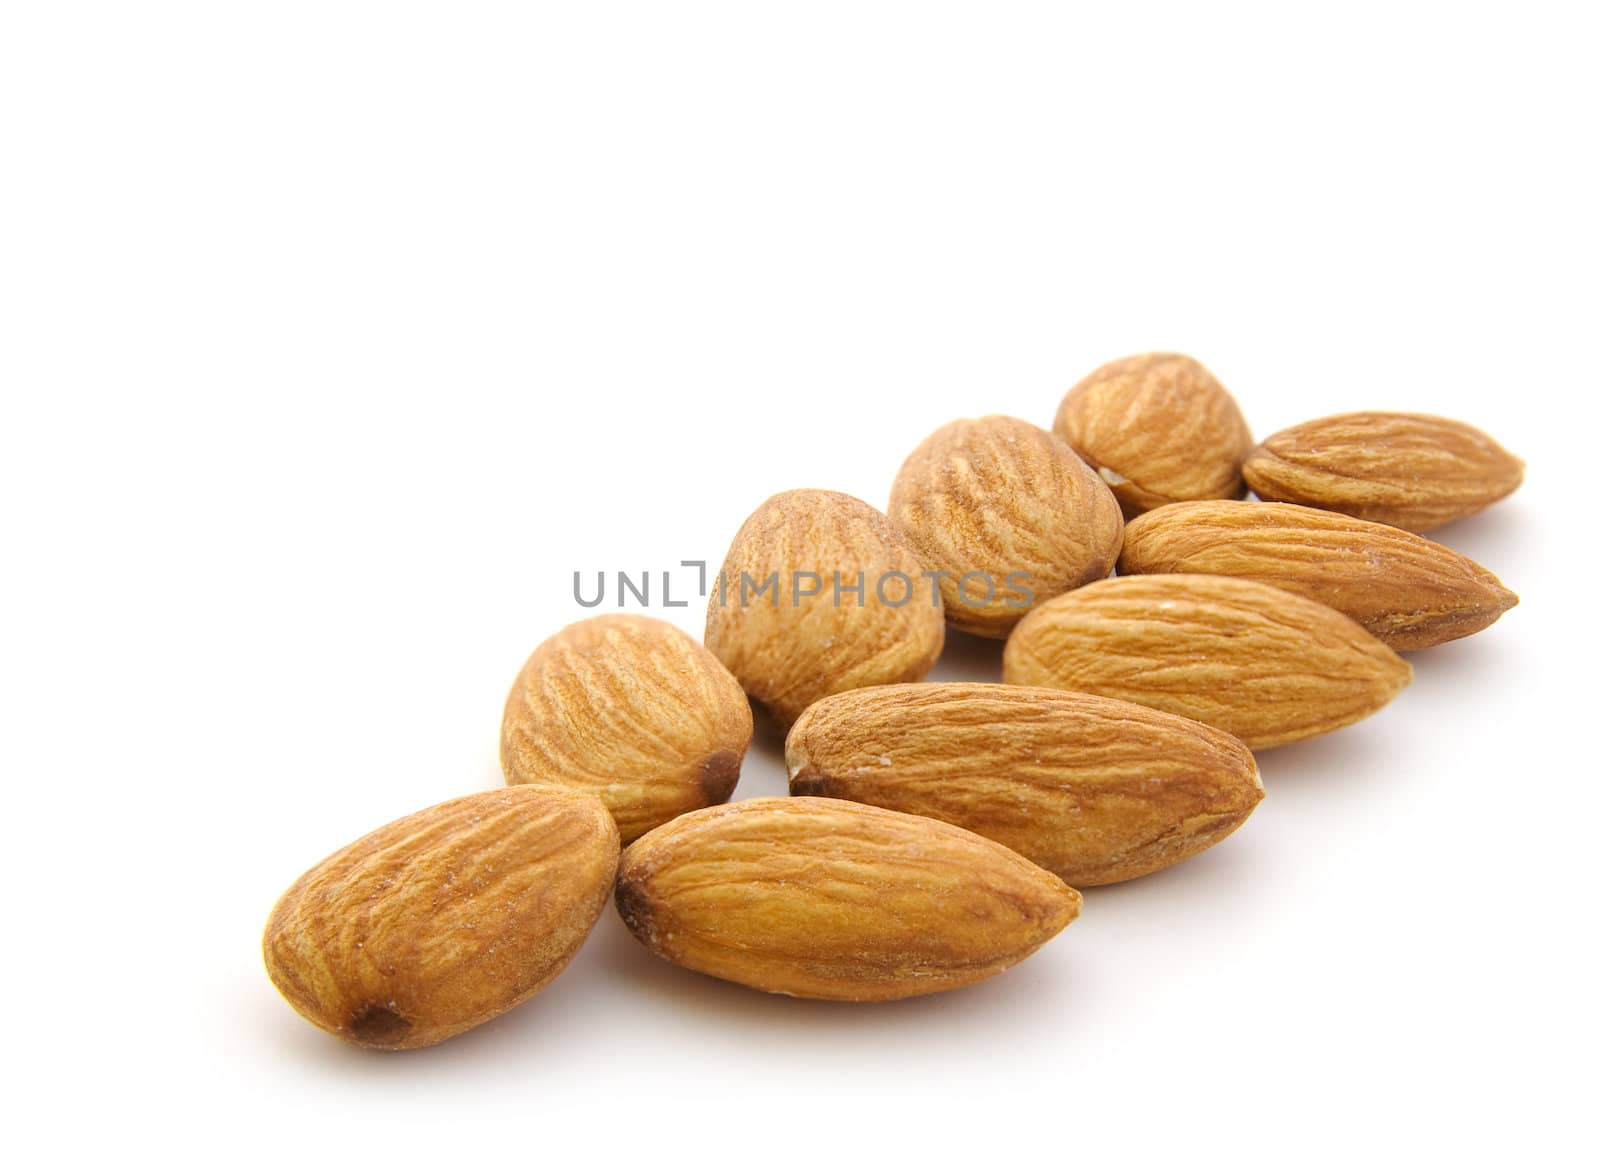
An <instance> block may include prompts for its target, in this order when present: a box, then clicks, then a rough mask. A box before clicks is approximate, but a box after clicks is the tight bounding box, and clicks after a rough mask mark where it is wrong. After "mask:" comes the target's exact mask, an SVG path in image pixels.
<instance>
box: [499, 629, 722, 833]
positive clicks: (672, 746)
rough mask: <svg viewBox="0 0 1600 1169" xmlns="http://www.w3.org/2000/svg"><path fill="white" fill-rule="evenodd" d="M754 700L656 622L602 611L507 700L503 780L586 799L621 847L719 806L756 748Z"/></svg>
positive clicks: (539, 657)
mask: <svg viewBox="0 0 1600 1169" xmlns="http://www.w3.org/2000/svg"><path fill="white" fill-rule="evenodd" d="M750 734H751V719H750V703H749V702H748V701H746V699H745V696H744V691H743V690H741V689H740V688H739V683H738V681H737V680H736V679H735V678H734V676H733V675H732V674H730V673H728V671H727V669H726V667H724V666H723V664H722V663H721V662H719V661H717V659H716V658H715V657H714V656H713V655H712V654H711V651H710V650H708V649H706V648H705V647H704V646H703V645H701V644H700V643H699V642H697V641H695V640H694V638H692V637H690V636H689V635H688V634H687V633H684V632H683V631H682V630H681V629H679V628H678V627H677V626H675V625H670V624H668V623H667V622H665V621H660V620H657V619H656V618H654V617H638V616H629V615H625V614H620V613H616V614H606V615H604V616H600V617H591V618H589V619H588V620H586V621H579V622H577V623H575V624H573V625H569V626H567V627H566V628H565V629H563V630H562V631H561V632H560V633H557V634H556V635H555V636H554V637H551V638H550V639H549V640H547V641H545V642H544V643H543V644H542V645H540V646H539V648H538V649H536V650H534V651H533V656H531V657H530V658H529V659H528V661H527V664H526V665H524V666H523V667H522V672H521V673H520V674H518V675H517V680H516V681H515V682H514V683H513V684H512V686H511V694H510V696H509V697H507V699H506V708H505V717H504V719H503V721H502V722H501V724H500V764H501V767H502V769H503V770H504V772H505V777H506V782H507V783H543V784H557V785H560V786H563V787H575V788H580V789H582V790H584V791H588V792H590V793H592V794H594V795H596V796H598V797H600V799H601V801H602V802H604V804H605V806H606V807H607V808H609V809H610V810H611V814H612V816H614V817H615V818H616V821H617V827H618V828H619V829H620V830H621V832H622V839H623V841H624V842H625V843H626V842H627V841H630V840H633V839H635V838H637V837H639V836H643V835H644V834H645V833H646V832H648V831H650V829H652V828H654V827H656V826H657V825H659V824H665V823H666V822H667V821H668V820H670V819H672V818H673V817H674V816H681V815H682V814H683V813H685V812H692V811H694V810H695V809H696V808H704V807H709V806H710V805H712V804H720V803H723V802H724V801H725V800H727V798H728V797H729V796H730V795H731V794H732V793H733V788H734V785H735V784H736V783H738V781H739V766H740V763H741V762H742V761H743V759H744V753H745V749H746V748H747V747H748V746H749V745H750Z"/></svg>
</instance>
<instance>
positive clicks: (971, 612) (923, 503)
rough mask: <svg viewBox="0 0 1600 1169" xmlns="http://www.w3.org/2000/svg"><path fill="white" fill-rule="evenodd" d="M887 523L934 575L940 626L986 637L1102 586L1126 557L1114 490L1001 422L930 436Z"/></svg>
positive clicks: (904, 471) (1051, 439) (1057, 448)
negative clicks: (1041, 607)
mask: <svg viewBox="0 0 1600 1169" xmlns="http://www.w3.org/2000/svg"><path fill="white" fill-rule="evenodd" d="M889 518H890V519H891V520H893V521H894V522H895V523H896V524H897V525H898V526H899V527H900V529H901V531H903V532H905V534H906V537H907V538H908V539H909V540H910V541H911V544H912V547H914V548H915V549H916V550H917V552H918V554H919V555H920V556H921V558H922V562H923V563H924V564H925V565H926V566H927V567H928V568H929V569H932V570H933V571H934V572H935V573H937V574H939V594H940V598H941V600H942V602H943V604H944V612H945V620H947V621H948V622H949V623H950V624H951V625H954V626H955V627H956V628H957V629H961V630H965V631H966V632H968V633H976V634H978V635H979V636H981V637H1004V636H1005V635H1006V633H1007V632H1009V631H1010V629H1011V627H1012V626H1013V625H1015V624H1016V623H1017V622H1018V621H1020V620H1021V619H1022V615H1023V614H1024V613H1026V612H1027V611H1028V609H1029V608H1031V607H1032V606H1033V605H1034V604H1035V603H1037V602H1038V601H1042V600H1046V599H1048V598H1050V597H1054V596H1057V595H1059V594H1061V593H1064V592H1066V591H1067V590H1069V589H1075V588H1077V587H1078V586H1079V585H1083V584H1087V583H1088V582H1089V581H1093V580H1100V579H1101V578H1103V577H1106V576H1109V575H1110V574H1111V569H1112V567H1113V566H1114V565H1115V564H1116V562H1117V552H1118V551H1119V550H1120V549H1121V548H1122V513H1121V511H1120V509H1119V508H1118V506H1117V501H1116V497H1115V496H1113V495H1112V494H1111V490H1110V489H1109V488H1108V487H1107V486H1106V485H1105V484H1104V483H1103V482H1102V481H1101V480H1100V479H1099V477H1098V476H1096V475H1095V473H1094V472H1093V471H1091V470H1089V468H1088V466H1087V465H1086V464H1085V463H1084V461H1083V460H1082V459H1080V458H1079V457H1078V456H1077V455H1076V454H1074V453H1073V451H1072V448H1071V447H1069V446H1068V445H1067V444H1066V443H1065V442H1063V441H1062V440H1061V439H1059V438H1057V437H1056V436H1055V435H1053V434H1051V433H1050V432H1049V431H1047V430H1040V429H1039V428H1038V427H1037V426H1034V425H1032V424H1031V423H1027V422H1023V421H1021V420H1020V419H1016V418H1007V417H1005V416H1003V415H999V414H995V415H990V416H989V417H987V418H978V419H970V418H968V419H962V420H961V421H959V422H952V423H950V424H949V425H948V426H945V427H943V428H941V429H939V430H936V431H935V432H934V433H933V434H931V435H930V436H928V438H927V439H925V440H924V441H923V442H922V445H920V446H919V447H917V449H916V450H915V451H913V452H912V453H911V456H910V458H908V459H907V460H906V462H905V465H904V466H902V467H901V468H900V473H899V475H897V476H896V477H895V481H894V489H893V491H892V492H891V494H890V496H889Z"/></svg>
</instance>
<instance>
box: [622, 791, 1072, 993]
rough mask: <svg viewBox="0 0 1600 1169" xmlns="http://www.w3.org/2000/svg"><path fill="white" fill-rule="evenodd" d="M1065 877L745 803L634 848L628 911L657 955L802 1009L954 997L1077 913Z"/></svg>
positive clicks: (898, 816) (896, 826) (843, 811)
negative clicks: (794, 1001) (790, 1000)
mask: <svg viewBox="0 0 1600 1169" xmlns="http://www.w3.org/2000/svg"><path fill="white" fill-rule="evenodd" d="M1080 902H1081V898H1080V897H1079V895H1078V893H1077V892H1076V891H1075V890H1073V889H1071V888H1069V887H1068V886H1067V885H1066V884H1064V883H1063V882H1062V881H1061V879H1060V878H1058V877H1056V876H1055V875H1053V874H1051V873H1048V872H1046V871H1045V870H1044V869H1041V868H1039V867H1038V866H1037V865H1035V864H1034V863H1033V862H1031V861H1028V860H1025V859H1024V858H1023V857H1021V856H1018V855H1017V854H1016V853H1014V852H1012V851H1011V850H1010V849H1008V848H1006V847H1005V846H1004V845H1000V844H996V843H995V842H994V841H992V840H986V839H985V838H984V837H982V836H979V835H977V834H976V833H972V832H968V831H967V830H966V829H964V828H957V827H955V826H954V825H951V824H944V823H941V822H939V821H937V820H929V819H926V818H925V817H922V816H907V815H905V814H903V813H901V812H890V811H885V810H883V809H881V808H872V807H867V806H866V805H864V804H853V803H847V802H845V801H843V800H825V799H806V798H790V799H781V798H780V799H762V800H744V801H741V802H739V803H736V804H729V805H727V806H726V807H722V808H708V809H706V810H705V811H702V812H691V813H689V815H687V816H683V817H680V818H679V819H677V820H674V821H673V822H672V823H670V824H667V825H665V826H663V827H661V828H657V829H656V830H655V831H654V832H652V833H650V834H649V835H647V836H645V837H643V838H641V839H640V840H638V841H636V842H634V844H633V845H631V846H630V847H629V848H628V850H627V851H626V852H625V853H624V854H623V858H622V868H621V870H620V871H619V873H618V875H617V908H618V910H619V911H620V912H621V914H622V920H623V921H624V922H626V923H627V926H628V929H629V930H631V931H632V932H633V935H634V936H635V937H636V938H638V939H639V941H641V942H642V943H644V945H645V946H646V947H647V948H648V949H649V950H651V951H652V952H653V953H655V954H656V955H658V956H659V957H662V958H665V959H666V960H667V961H669V962H673V963H675V964H677V965H679V966H685V967H687V968H689V969H690V970H698V971H699V972H701V973H702V974H709V975H711V976H713V977H715V978H722V979H726V980H728V981H729V982H737V983H741V984H742V985H744V986H750V987H754V988H755V989H757V990H764V991H770V992H772V993H775V994H788V995H796V996H799V997H801V998H817V999H837V1000H841V1001H847V1002H875V1001H880V1000H884V999H898V998H906V997H908V996H910V995H920V994H931V993H933V992H934V991H941V990H952V989H954V988H956V987H960V986H967V985H969V984H971V983H974V982H979V981H982V980H983V979H985V978H989V977H991V976H993V975H995V974H998V973H1000V972H1001V971H1002V970H1005V969H1007V968H1008V967H1010V966H1014V965H1015V964H1016V963H1018V962H1020V961H1022V960H1023V959H1024V958H1026V957H1027V956H1028V955H1029V954H1031V953H1033V952H1034V951H1035V950H1036V949H1038V948H1039V947H1040V946H1041V945H1043V944H1044V943H1045V942H1047V941H1049V940H1050V939H1051V938H1052V937H1054V936H1055V935H1056V934H1058V933H1059V932H1061V930H1062V929H1064V928H1065V927H1066V925H1067V923H1068V922H1070V921H1071V920H1072V919H1073V918H1074V917H1076V916H1077V915H1078V907H1079V904H1080Z"/></svg>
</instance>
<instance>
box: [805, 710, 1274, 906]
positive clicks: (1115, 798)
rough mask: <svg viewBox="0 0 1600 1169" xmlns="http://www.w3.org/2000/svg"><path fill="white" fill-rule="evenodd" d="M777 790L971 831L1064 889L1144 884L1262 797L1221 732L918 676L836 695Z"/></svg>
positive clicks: (1247, 760) (1247, 759)
mask: <svg viewBox="0 0 1600 1169" xmlns="http://www.w3.org/2000/svg"><path fill="white" fill-rule="evenodd" d="M785 753H786V755H787V759H788V765H789V790H790V792H792V793H793V794H794V795H797V796H829V797H833V798H835V799H846V800H857V801H859V802H861V803H866V804H872V805H875V806H876V807H880V808H892V809H894V810H895V811H899V812H909V813H912V814H914V815H918V816H931V817H933V818H934V819H936V820H944V821H947V822H949V823H951V824H958V825H960V826H961V827H963V828H968V829H971V830H972V831H973V832H977V833H979V834H980V835H982V836H987V837H988V838H989V839H991V840H997V841H999V842H1000V843H1001V844H1004V845H1006V846H1007V847H1008V848H1012V849H1015V850H1016V851H1017V852H1019V853H1021V854H1022V855H1023V856H1025V857H1027V858H1028V859H1029V860H1031V861H1033V862H1034V863H1035V864H1038V865H1040V866H1042V867H1044V868H1047V869H1049V870H1050V871H1051V872H1053V873H1055V874H1056V875H1057V876H1058V877H1060V878H1061V879H1062V880H1063V881H1066V882H1067V883H1068V884H1069V885H1074V886H1078V887H1082V886H1085V885H1107V884H1110V883H1112V882H1114V881H1126V880H1129V879H1131V878H1134V877H1142V876H1144V875H1145V874H1146V873H1153V872H1155V871H1157V870H1158V869H1164V868H1166V867H1167V866H1168V865H1173V864H1176V863H1177V862H1178V861H1181V860H1183V859H1185V858H1186V857H1190V856H1193V855H1194V854H1195V853H1197V852H1200V851H1202V850H1204V849H1206V848H1209V847H1210V846H1211V845H1213V844H1215V843H1217V842H1218V841H1219V840H1221V839H1222V838H1223V837H1225V836H1227V835H1228V834H1229V833H1230V832H1232V831H1233V830H1234V829H1235V828H1237V827H1238V826H1239V825H1240V824H1242V823H1244V821H1245V818H1246V817H1247V816H1249V815H1250V813H1251V811H1252V810H1253V809H1254V808H1255V806H1256V804H1257V803H1259V802H1260V800H1261V795H1262V788H1261V779H1260V776H1259V775H1258V773H1257V771H1256V764H1255V760H1254V759H1253V758H1252V757H1251V755H1250V752H1249V751H1248V750H1246V749H1245V746H1244V744H1243V743H1241V742H1240V741H1239V740H1238V739H1236V738H1234V737H1233V736H1232V735H1228V734H1224V733H1223V732H1222V731H1219V730H1216V729H1214V728H1212V727H1208V726H1205V725H1203V724H1201V723H1197V722H1193V721H1191V720H1189V719H1186V718H1179V717H1177V716H1176V715H1171V714H1167V713H1165V712H1163V711H1159V710H1153V709H1151V708H1149V707H1146V706H1137V705H1135V704H1133V703H1131V702H1119V701H1117V700H1116V699H1112V698H1102V697H1099V696H1097V695H1093V694H1074V693H1070V692H1068V691H1065V690H1052V689H1046V688H1043V687H1035V686H998V685H992V684H984V683H976V682H926V683H921V684H913V685H908V686H874V687H871V688H869V689H866V690H852V691H851V692H850V693H848V694H835V695H834V696H833V697H831V698H824V699H823V700H822V701H820V702H818V703H816V704H814V705H813V706H811V707H810V708H809V709H808V710H807V711H806V712H805V713H804V714H803V715H801V716H800V720H799V721H798V722H796V723H795V725H794V728H793V729H792V730H791V731H790V732H789V740H788V744H787V747H786V752H785Z"/></svg>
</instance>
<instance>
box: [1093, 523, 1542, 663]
mask: <svg viewBox="0 0 1600 1169" xmlns="http://www.w3.org/2000/svg"><path fill="white" fill-rule="evenodd" d="M1117 567H1118V569H1119V570H1120V571H1121V572H1122V573H1124V574H1131V573H1156V572H1201V573H1216V574H1219V575H1222V576H1237V577H1244V578H1245V579H1247V580H1255V581H1260V582H1261V583H1262V584H1269V585H1276V586H1277V587H1278V588H1282V589H1288V590H1289V591H1290V592H1292V593H1299V594H1300V595H1301V596H1303V597H1308V598H1310V599H1311V600H1313V601H1319V602H1321V603H1322V604H1324V605H1327V606H1329V607H1330V608H1334V609H1337V610H1339V612H1341V613H1344V614H1346V615H1347V616H1349V617H1351V618H1353V619H1355V620H1356V621H1358V622H1359V623H1360V624H1361V625H1362V626H1363V627H1364V628H1365V629H1366V630H1367V631H1368V632H1369V633H1371V634H1372V635H1373V636H1374V637H1378V638H1381V639H1382V640H1383V641H1384V643H1385V644H1387V645H1388V646H1389V647H1390V648H1391V649H1396V650H1402V651H1403V650H1413V649H1426V648H1427V647H1428V646H1430V645H1439V644H1440V643H1442V642H1446V641H1453V640H1455V639H1456V638H1458V637H1466V636H1467V635H1468V634H1471V633H1476V632H1478V631H1479V630H1480V629H1485V628H1487V627H1488V626H1490V625H1493V624H1494V623H1495V622H1496V621H1497V620H1499V618H1500V614H1502V613H1504V612H1505V611H1506V610H1507V609H1509V608H1511V607H1512V606H1513V605H1515V604H1516V603H1517V597H1516V594H1515V593H1513V592H1511V591H1510V590H1509V589H1507V588H1506V587H1505V586H1504V585H1502V584H1501V583H1500V581H1499V580H1498V579H1497V578H1496V577H1495V575H1494V574H1493V573H1491V572H1490V571H1489V570H1488V569H1486V568H1484V567H1483V566H1482V565H1479V564H1477V563H1475V562H1473V561H1471V560H1468V559H1467V558H1466V557H1465V556H1462V555H1461V554H1460V553H1457V552H1452V551H1451V550H1450V549H1449V548H1446V547H1445V546H1444V545H1443V544H1436V543H1434V542H1433V541H1432V540H1428V539H1425V538H1424V537H1422V536H1417V535H1414V534H1412V533H1411V532H1406V531H1402V530H1401V529H1399V528H1392V527H1389V526H1388V525H1387V524H1375V523H1372V522H1370V521H1368V520H1358V519H1355V518H1354V517H1352V516H1346V515H1340V514H1339V513H1338V512H1331V511H1323V510H1321V509H1320V508H1313V507H1300V506H1298V505H1296V504H1292V503H1221V502H1216V503H1176V504H1173V505H1171V506H1170V507H1164V508H1161V509H1159V510H1157V511H1153V512H1151V513H1149V514H1148V515H1143V516H1140V517H1139V518H1138V519H1137V520H1135V521H1134V522H1133V523H1131V524H1129V525H1128V531H1127V535H1126V538H1125V539H1124V541H1123V545H1122V558H1121V559H1120V560H1119V561H1118V562H1117Z"/></svg>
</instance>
